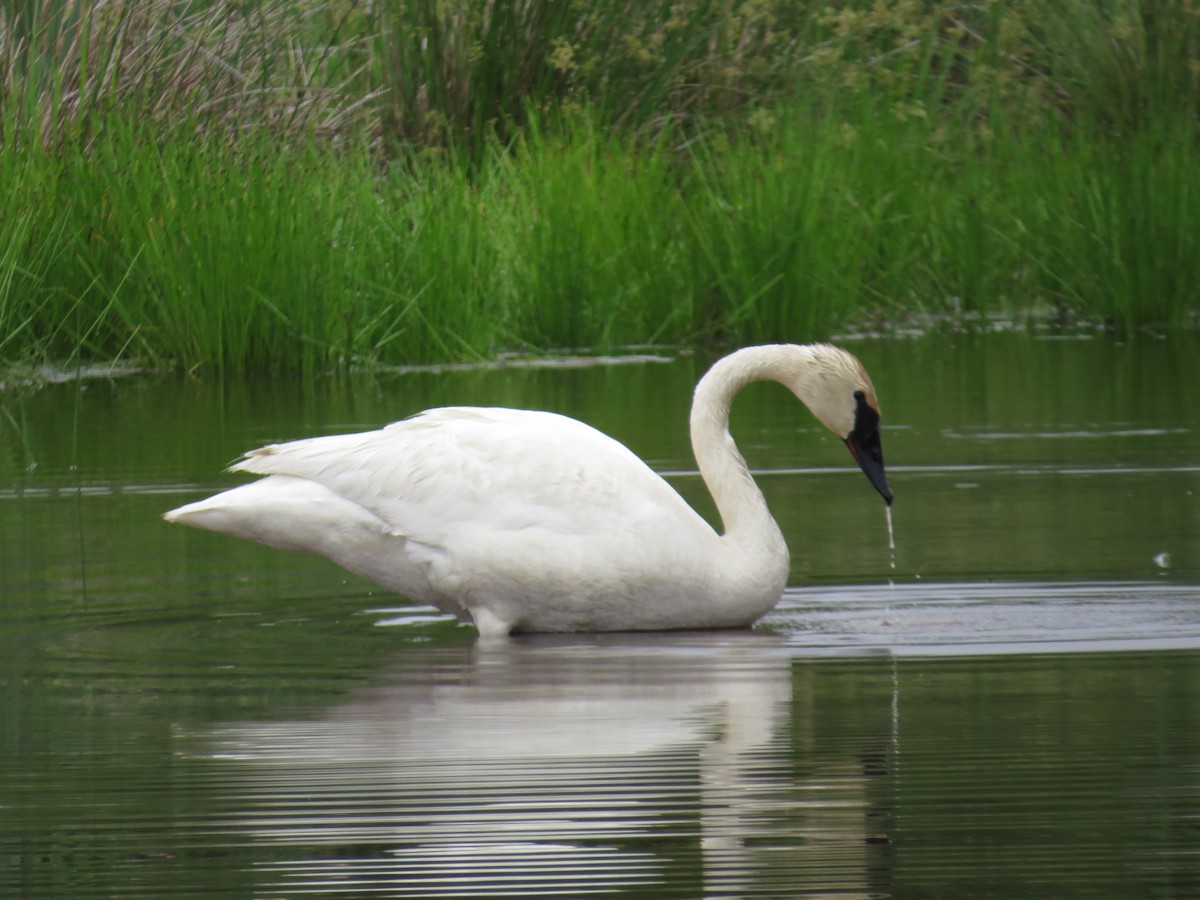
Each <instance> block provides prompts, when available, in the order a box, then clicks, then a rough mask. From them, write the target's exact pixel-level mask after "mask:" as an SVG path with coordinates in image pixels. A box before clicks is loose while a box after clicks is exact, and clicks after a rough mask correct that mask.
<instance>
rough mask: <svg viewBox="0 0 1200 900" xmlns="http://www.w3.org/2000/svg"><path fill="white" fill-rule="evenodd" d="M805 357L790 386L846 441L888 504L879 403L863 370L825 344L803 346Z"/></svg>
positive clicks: (847, 355)
mask: <svg viewBox="0 0 1200 900" xmlns="http://www.w3.org/2000/svg"><path fill="white" fill-rule="evenodd" d="M802 349H804V350H806V351H807V352H808V359H807V360H805V362H804V363H803V364H802V365H800V366H798V367H797V368H796V375H795V377H794V379H793V380H792V381H791V383H790V384H788V387H790V388H791V390H792V393H794V394H795V395H796V396H797V397H799V398H800V399H801V400H802V401H804V403H805V404H806V405H807V406H808V408H809V409H811V410H812V412H813V415H815V416H816V417H817V419H818V420H819V421H820V422H821V424H823V425H824V426H825V427H826V428H828V429H829V430H830V431H832V432H833V433H834V434H836V435H837V436H838V437H840V438H841V439H842V440H843V441H845V443H846V446H847V447H848V448H849V450H850V453H851V455H852V456H853V457H854V461H855V462H857V463H858V465H859V468H861V469H862V470H863V473H864V474H865V475H866V476H867V479H868V480H869V481H870V482H871V485H872V486H873V487H874V488H875V490H877V491H879V494H880V496H881V497H883V499H884V501H885V502H886V503H887V505H888V506H891V505H892V489H891V488H890V487H889V486H888V482H887V474H886V473H885V472H884V468H883V444H882V442H881V441H880V436H879V401H878V400H877V399H876V397H875V386H874V385H872V384H871V378H870V376H869V375H867V370H866V369H864V368H863V365H862V363H860V362H859V361H858V358H857V357H855V356H854V355H853V354H852V353H848V352H846V351H845V350H842V349H841V348H840V347H834V346H831V345H829V344H811V345H809V346H808V347H805V348H802Z"/></svg>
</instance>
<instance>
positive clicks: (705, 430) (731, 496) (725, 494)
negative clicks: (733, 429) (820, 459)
mask: <svg viewBox="0 0 1200 900" xmlns="http://www.w3.org/2000/svg"><path fill="white" fill-rule="evenodd" d="M797 349H798V348H796V347H793V346H787V345H782V344H775V345H768V346H762V347H747V348H746V349H744V350H739V351H737V352H736V353H733V354H731V355H729V356H726V357H725V358H724V359H721V360H719V361H718V362H717V363H716V364H714V365H713V367H712V368H711V369H709V370H708V372H707V373H706V374H705V376H704V377H703V378H701V379H700V383H699V384H698V385H696V393H695V396H694V397H693V399H692V416H691V434H692V452H693V453H694V454H695V455H696V464H697V465H698V466H699V468H700V475H701V477H702V478H703V479H704V483H705V485H707V487H708V489H709V491H710V492H711V493H712V496H713V500H714V501H715V502H716V504H717V511H718V512H719V513H720V514H721V522H722V523H723V524H724V527H725V534H724V539H725V540H727V541H729V542H730V543H734V544H738V545H740V546H745V547H753V546H761V547H771V546H778V545H780V544H782V543H783V536H782V534H781V533H780V531H779V526H778V525H777V524H776V523H775V520H774V519H773V518H772V517H771V513H770V511H769V510H768V509H767V501H766V500H765V499H764V498H763V495H762V491H760V490H759V488H758V485H756V484H755V483H754V479H753V478H752V477H751V475H750V468H749V467H748V466H747V465H746V460H745V459H743V458H742V454H741V453H740V452H739V451H738V448H737V445H736V444H735V443H734V442H733V437H732V436H731V435H730V434H729V409H730V407H731V406H732V405H733V398H734V397H735V396H736V395H737V393H738V391H740V390H741V389H742V388H744V387H745V386H746V385H748V384H750V383H751V382H754V381H768V380H770V381H778V380H779V377H778V376H779V373H781V372H782V370H783V368H784V366H785V360H786V359H787V358H789V357H791V356H792V355H793V354H794V353H795V352H796V350H797ZM793 362H794V360H793Z"/></svg>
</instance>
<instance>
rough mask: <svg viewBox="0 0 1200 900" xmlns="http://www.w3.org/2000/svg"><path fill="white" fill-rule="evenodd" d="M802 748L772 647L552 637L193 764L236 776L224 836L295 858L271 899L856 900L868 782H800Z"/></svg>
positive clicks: (424, 654) (462, 651)
mask: <svg viewBox="0 0 1200 900" xmlns="http://www.w3.org/2000/svg"><path fill="white" fill-rule="evenodd" d="M802 715H803V713H801V716H802ZM805 731H806V724H805V723H800V724H797V723H794V722H793V698H792V671H791V660H790V658H789V657H788V656H787V654H786V651H785V648H784V646H783V642H782V640H780V639H777V638H775V637H774V636H771V635H764V634H753V633H729V634H693V635H687V634H682V635H640V636H636V635H609V636H587V637H571V638H568V637H561V636H560V637H548V636H547V637H537V638H533V637H530V638H525V639H521V640H513V641H504V642H500V643H495V644H491V643H482V644H479V645H476V646H471V647H454V648H447V647H429V648H417V649H415V650H414V649H409V650H407V651H406V652H405V656H404V658H403V659H402V660H401V661H400V662H399V663H398V665H397V667H396V668H395V670H394V671H393V672H391V673H390V675H389V676H388V678H387V680H386V683H384V684H381V685H378V686H376V687H372V688H369V689H365V690H362V691H360V692H358V693H356V694H354V695H353V696H352V698H351V699H348V700H347V701H346V702H345V703H343V704H341V705H339V706H337V707H335V708H332V709H329V710H326V711H323V712H320V713H317V714H314V715H313V717H312V718H305V719H298V720H296V721H274V722H258V723H251V724H236V725H227V726H222V727H219V728H216V729H213V730H211V731H210V732H209V733H208V734H206V735H204V736H202V737H201V748H200V752H201V753H202V754H203V755H205V756H208V757H210V758H220V759H223V760H228V761H229V762H230V763H231V764H232V765H233V766H234V767H235V768H233V769H232V775H231V776H230V777H231V781H230V783H231V790H232V794H233V802H235V803H236V804H237V805H238V806H239V811H238V812H237V813H236V815H235V822H234V823H233V824H234V825H235V827H237V828H238V829H239V830H241V831H246V832H249V833H251V834H252V835H253V836H254V838H255V839H256V840H258V841H260V842H264V843H269V844H271V845H273V846H276V847H277V848H280V849H281V850H282V848H285V847H286V848H293V849H292V850H289V851H287V852H280V853H279V854H277V855H275V856H273V859H274V860H275V861H273V862H270V863H264V864H263V867H264V869H265V870H266V871H264V873H263V874H264V878H265V879H266V880H267V881H268V882H269V883H270V885H271V886H270V887H266V888H264V892H265V893H271V892H272V891H277V892H278V893H280V894H285V895H289V896H291V895H295V894H300V893H305V892H308V891H312V892H323V893H329V892H342V891H344V892H360V891H386V892H391V893H394V894H396V895H399V896H418V895H419V896H448V895H452V894H453V895H459V896H462V895H471V894H475V895H496V894H504V893H507V894H516V895H519V896H552V895H553V896H575V897H578V896H592V895H594V894H596V893H599V892H606V893H611V892H622V891H625V890H633V891H634V892H635V893H636V892H639V891H648V892H649V893H648V895H649V896H665V895H667V894H668V893H670V894H673V895H678V896H700V895H714V896H716V895H724V896H746V895H752V894H756V893H762V894H778V892H780V891H785V892H787V893H789V894H797V893H807V892H810V891H812V889H813V888H814V886H815V885H814V884H813V883H812V882H813V881H814V879H817V878H819V879H821V881H822V884H824V885H825V886H826V888H825V889H830V885H829V880H830V879H834V881H835V883H836V887H837V890H838V893H839V896H855V895H856V894H861V895H866V894H868V893H871V892H872V891H875V890H877V888H876V887H872V886H871V885H870V884H869V877H870V876H869V870H870V868H871V867H870V866H869V865H868V854H869V853H870V852H871V851H872V850H873V849H874V847H873V845H872V843H871V842H870V841H869V840H868V839H867V836H868V828H869V827H877V826H869V825H868V822H869V821H870V819H871V816H872V811H871V810H870V809H869V806H870V803H869V801H868V797H867V788H868V782H869V776H868V775H867V774H865V773H864V769H863V762H862V759H861V758H860V757H858V756H856V755H853V754H852V755H849V756H848V757H847V758H845V759H844V760H842V761H839V762H835V763H830V761H829V760H828V759H827V758H826V759H823V761H822V762H820V763H813V764H803V765H801V766H798V764H797V760H796V753H797V750H796V746H797V743H798V742H799V743H800V744H803V745H805V746H810V745H811V742H810V740H809V739H808V738H806V737H805V736H804V732H805ZM798 768H800V769H802V771H803V772H804V776H803V777H798V776H797V775H796V770H797V769H798ZM806 884H807V885H808V890H807V891H806V890H802V888H803V886H804V885H806Z"/></svg>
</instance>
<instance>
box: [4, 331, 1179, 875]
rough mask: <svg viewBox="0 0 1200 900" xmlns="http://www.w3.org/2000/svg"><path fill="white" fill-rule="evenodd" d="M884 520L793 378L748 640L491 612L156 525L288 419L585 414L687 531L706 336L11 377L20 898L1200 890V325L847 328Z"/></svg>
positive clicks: (300, 428)
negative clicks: (875, 419) (925, 333)
mask: <svg viewBox="0 0 1200 900" xmlns="http://www.w3.org/2000/svg"><path fill="white" fill-rule="evenodd" d="M851 346H852V349H854V350H855V352H857V353H858V354H859V355H860V356H861V358H862V359H863V360H864V362H865V363H866V365H867V368H868V369H869V371H870V372H871V373H872V376H873V378H874V381H875V384H876V387H877V388H878V390H879V394H880V400H881V403H882V404H883V413H884V422H885V426H886V430H885V436H884V442H885V446H884V449H885V453H886V456H887V459H888V461H889V473H890V478H891V482H892V487H893V488H894V490H895V493H896V505H895V531H896V554H895V556H896V565H895V568H894V569H893V568H892V567H891V565H890V557H889V552H888V547H887V529H886V525H885V521H884V514H883V506H882V504H881V503H880V502H879V498H878V496H877V495H876V494H875V493H874V492H873V491H872V490H871V488H870V486H869V485H868V484H867V482H866V480H865V479H864V478H863V476H862V475H861V473H859V472H858V471H857V470H856V469H855V468H853V464H852V462H851V460H850V459H849V457H848V455H847V454H846V451H845V448H844V447H843V446H842V445H841V442H840V441H839V440H837V439H836V438H834V437H833V436H831V435H828V434H825V433H823V432H822V431H821V430H820V428H819V426H817V425H816V424H815V423H814V422H813V421H812V419H811V417H809V416H808V414H807V412H806V411H805V410H803V409H802V408H800V407H798V405H797V404H795V403H794V402H792V401H791V400H790V398H789V397H788V396H787V395H786V394H784V393H782V392H781V390H780V389H778V388H775V387H774V386H768V385H762V386H759V385H756V386H754V387H752V388H751V389H750V390H749V391H747V392H746V394H745V395H744V396H743V397H742V399H741V400H740V401H739V403H738V405H737V407H736V408H735V410H734V425H733V427H734V431H735V435H736V436H737V437H738V439H739V443H740V446H741V447H742V449H743V451H744V453H745V455H746V456H747V458H748V459H749V461H750V463H751V465H752V466H753V467H754V468H755V469H756V471H757V472H758V475H759V480H760V484H761V485H762V486H763V489H764V491H765V493H766V494H767V498H768V502H769V503H770V504H771V507H772V509H773V511H774V512H775V513H776V515H777V517H778V518H779V520H780V522H781V524H782V526H783V528H784V531H785V533H786V534H787V536H788V540H789V543H790V544H791V546H792V551H793V563H792V576H791V583H792V584H793V585H794V587H793V588H792V589H790V590H789V592H788V594H787V595H786V596H785V598H784V600H783V602H782V603H781V604H780V606H779V607H778V608H777V610H776V611H775V612H774V613H773V614H771V615H770V616H769V617H768V618H767V619H766V620H764V622H763V623H761V625H760V626H759V627H758V628H757V629H756V630H755V631H753V632H746V633H712V634H678V635H610V636H600V637H595V636H568V637H523V638H517V639H513V640H511V641H507V642H499V643H482V644H480V643H477V642H476V640H475V636H474V632H473V631H472V630H471V629H469V628H466V627H462V626H459V625H457V624H456V623H454V622H452V621H449V620H447V619H446V618H445V617H443V616H440V615H438V614H437V613H436V611H434V610H431V609H428V608H422V607H412V606H406V605H405V603H404V601H403V600H402V599H401V598H398V597H395V596H393V595H390V594H387V593H386V592H384V591H381V590H379V589H376V588H374V587H373V586H371V585H369V584H367V583H365V582H362V581H360V580H358V579H356V578H354V577H352V576H350V575H348V574H346V573H344V572H342V571H340V570H339V569H337V568H335V567H334V566H332V565H331V564H329V563H327V562H325V561H323V560H319V559H316V558H309V557H304V556H297V555H291V554H285V553H281V552H278V551H274V550H270V549H267V548H264V547H258V546H254V545H250V544H245V543H240V542H237V541H233V540H231V539H228V538H223V537H221V536H219V535H213V534H207V533H202V532H198V531H193V530H190V529H184V528H179V527H171V526H168V525H166V524H164V523H162V522H161V521H160V519H159V515H160V514H161V513H162V512H163V511H164V510H166V509H168V508H170V507H172V506H176V505H179V504H180V503H182V502H185V501H187V500H190V499H195V498H197V497H200V496H202V495H204V494H206V493H210V492H212V491H215V490H218V489H220V488H222V487H224V486H227V485H230V484H232V483H235V481H236V480H237V479H236V478H234V477H233V476H229V475H224V474H222V473H221V469H222V468H223V467H224V465H226V464H227V463H228V462H230V461H231V460H233V459H234V458H235V457H236V456H237V455H238V454H239V453H240V452H241V451H242V450H245V449H248V448H251V447H255V446H258V445H261V444H263V443H267V442H270V441H274V440H280V439H287V438H293V437H301V436H307V435H312V434H318V433H326V432H334V431H351V430H359V429H365V428H373V427H377V426H379V425H381V424H383V423H385V422H388V421H391V420H394V419H396V418H400V417H403V416H405V415H408V414H410V413H412V412H415V411H417V410H419V409H422V408H425V407H427V406H435V405H445V404H452V403H472V404H481V405H506V406H533V407H540V408H545V409H552V410H556V411H560V412H565V413H568V414H571V415H574V416H576V417H578V418H581V419H584V420H586V421H588V422H590V423H592V424H594V425H596V426H597V427H599V428H601V429H603V430H605V431H607V432H609V433H610V434H613V435H614V436H616V437H618V438H619V439H621V440H623V441H624V442H626V443H627V444H628V445H630V446H631V447H632V448H633V449H634V450H636V451H637V452H638V453H639V454H640V455H642V456H643V457H644V458H646V459H647V460H648V461H649V462H650V463H651V465H652V466H654V467H655V468H656V469H658V470H659V471H662V472H664V473H667V474H668V477H669V478H670V480H671V481H672V483H673V484H675V485H676V486H677V487H678V488H679V490H680V491H681V492H682V493H683V494H684V495H685V496H686V497H687V498H688V499H689V500H690V501H692V502H694V503H695V504H696V506H697V507H698V508H699V509H700V510H701V511H702V512H704V513H705V514H706V515H710V514H711V510H712V507H711V503H709V502H708V500H707V498H706V496H705V494H704V491H703V486H702V485H701V484H700V481H699V479H698V478H697V477H696V475H695V473H694V465H693V462H692V460H691V455H690V450H689V448H688V446H687V441H686V433H685V423H686V408H687V403H688V400H689V396H690V391H691V388H692V385H693V384H694V381H695V379H696V378H697V377H698V375H699V374H700V372H701V371H702V370H703V368H704V366H705V363H706V360H703V359H699V358H694V357H684V358H680V359H675V360H672V361H653V360H641V361H638V362H632V363H625V364H620V365H608V366H579V367H570V366H568V367H544V366H534V367H519V366H514V367H507V368H499V369H490V370H477V371H458V370H447V371H441V372H395V373H375V374H373V375H356V376H351V377H340V378H329V379H324V380H315V381H307V382H305V381H299V380H292V379H275V380H270V381H250V382H240V381H239V382H231V383H221V382H218V381H212V380H191V381H188V380H182V379H179V378H175V377H167V376H134V377H125V378H120V379H115V380H111V381H110V380H104V379H90V380H86V381H80V382H74V383H70V382H68V383H63V384H54V385H50V386H48V387H45V388H42V389H40V390H36V391H34V390H31V389H28V388H21V387H14V386H12V385H10V386H9V387H8V388H7V389H5V390H3V391H0V476H2V477H0V763H2V765H0V896H10V895H11V896H21V897H38V898H40V897H63V896H79V897H122V898H125V897H166V896H186V897H201V896H223V897H250V896H263V897H273V896H274V897H292V896H302V895H310V894H316V895H319V894H329V895H334V894H338V895H359V896H395V897H438V896H515V897H535V896H558V897H596V896H606V897H608V896H611V897H644V898H658V897H680V898H684V897H701V896H706V897H730V898H733V897H797V896H814V897H831V896H837V897H861V898H867V897H898V898H910V897H911V898H943V897H944V898H961V897H965V896H973V897H994V898H1012V897H1047V898H1063V897H1085V896H1086V897H1112V898H1131V897H1139V898H1141V897H1160V898H1165V897H1179V898H1184V897H1195V896H1200V425H1198V424H1197V418H1196V409H1197V407H1196V399H1195V398H1196V397H1197V396H1200V366H1198V365H1197V364H1196V359H1197V358H1198V351H1200V342H1198V341H1197V340H1196V339H1195V338H1194V337H1192V336H1186V337H1183V338H1179V339H1175V340H1171V341H1153V340H1149V339H1142V340H1137V341H1131V342H1125V343H1117V342H1113V341H1109V340H1103V339H1097V340H1036V339H1032V338H1029V337H1018V336H1013V335H1003V334H1002V335H993V336H988V337H958V336H955V337H941V338H924V339H919V340H890V341H858V342H855V343H854V344H853V345H851Z"/></svg>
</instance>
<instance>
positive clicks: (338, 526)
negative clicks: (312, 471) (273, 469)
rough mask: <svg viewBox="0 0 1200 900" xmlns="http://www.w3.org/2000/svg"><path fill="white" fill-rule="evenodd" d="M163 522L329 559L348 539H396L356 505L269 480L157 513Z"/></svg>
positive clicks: (303, 482)
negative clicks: (336, 547) (333, 547)
mask: <svg viewBox="0 0 1200 900" xmlns="http://www.w3.org/2000/svg"><path fill="white" fill-rule="evenodd" d="M163 518H164V519H166V520H167V521H168V522H176V523H178V524H181V525H190V526H191V527H193V528H201V529H204V530H205V531H216V532H218V533H220V534H227V535H230V536H232V537H238V538H243V539H245V540H250V541H256V542H257V543H260V544H266V545H267V546H270V547H277V548H279V549H281V550H300V551H303V552H306V553H319V554H322V555H327V556H334V554H332V553H331V552H330V548H331V545H334V544H339V545H345V544H346V543H347V541H348V539H353V538H359V539H362V538H367V539H371V540H379V539H381V538H386V537H393V538H394V537H401V536H402V535H400V534H399V533H397V532H396V531H395V530H394V529H393V528H391V527H390V526H389V525H388V524H387V523H386V522H384V521H383V520H382V519H380V518H379V517H378V516H376V515H375V514H373V513H372V512H370V511H369V510H367V509H364V508H363V507H362V506H360V505H359V504H357V503H355V502H353V501H351V500H347V499H346V498H345V497H342V496H339V495H338V494H335V493H334V492H333V491H331V490H329V488H327V487H325V486H323V485H320V484H317V483H316V482H315V481H309V480H307V479H304V478H293V477H290V476H287V475H271V476H268V477H267V478H261V479H259V480H258V481H253V482H251V483H249V484H244V485H241V486H240V487H235V488H232V489H230V490H228V491H222V492H221V493H219V494H214V495H213V496H211V497H208V498H206V499H204V500H198V501H197V502H195V503H188V504H187V505H185V506H180V507H178V508H177V509H172V510H170V511H168V512H166V513H164V514H163Z"/></svg>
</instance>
